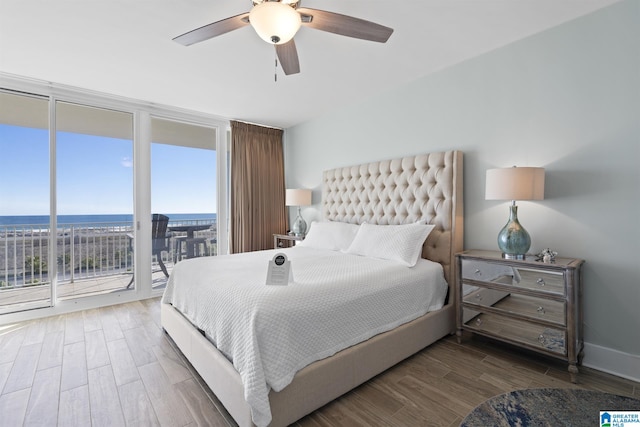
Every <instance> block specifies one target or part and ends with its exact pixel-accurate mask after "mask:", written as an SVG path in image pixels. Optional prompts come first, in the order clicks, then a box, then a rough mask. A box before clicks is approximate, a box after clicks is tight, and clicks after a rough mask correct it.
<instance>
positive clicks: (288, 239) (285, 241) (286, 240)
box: [273, 234, 304, 249]
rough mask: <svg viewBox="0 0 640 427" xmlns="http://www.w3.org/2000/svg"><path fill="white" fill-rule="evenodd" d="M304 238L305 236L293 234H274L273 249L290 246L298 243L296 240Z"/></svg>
mask: <svg viewBox="0 0 640 427" xmlns="http://www.w3.org/2000/svg"><path fill="white" fill-rule="evenodd" d="M302 240H304V236H294V235H293V234H274V235H273V249H279V248H290V247H292V246H295V245H296V242H299V241H302Z"/></svg>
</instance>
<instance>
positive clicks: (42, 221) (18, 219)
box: [0, 213, 216, 225]
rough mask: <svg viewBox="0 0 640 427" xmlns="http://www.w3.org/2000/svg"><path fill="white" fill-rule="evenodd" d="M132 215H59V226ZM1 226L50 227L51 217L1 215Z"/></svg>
mask: <svg viewBox="0 0 640 427" xmlns="http://www.w3.org/2000/svg"><path fill="white" fill-rule="evenodd" d="M165 215H167V216H168V217H169V221H170V222H177V221H196V220H209V221H211V220H213V221H214V222H215V219H216V214H215V213H199V214H189V213H187V214H185V213H181V214H165ZM132 221H133V215H131V214H111V215H58V224H59V225H61V224H86V223H91V224H113V223H115V222H132ZM0 225H49V215H7V216H1V215H0Z"/></svg>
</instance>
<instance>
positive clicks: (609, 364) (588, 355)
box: [582, 342, 640, 382]
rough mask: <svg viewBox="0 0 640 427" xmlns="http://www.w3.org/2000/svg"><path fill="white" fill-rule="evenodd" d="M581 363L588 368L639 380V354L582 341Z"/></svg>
mask: <svg viewBox="0 0 640 427" xmlns="http://www.w3.org/2000/svg"><path fill="white" fill-rule="evenodd" d="M582 364H583V365H584V366H586V367H588V368H593V369H597V370H599V371H603V372H606V373H608V374H613V375H616V376H618V377H622V378H627V379H630V380H633V381H638V382H640V356H638V355H635V354H629V353H624V352H622V351H618V350H613V349H610V348H607V347H602V346H599V345H595V344H590V343H587V342H585V343H584V359H583V360H582Z"/></svg>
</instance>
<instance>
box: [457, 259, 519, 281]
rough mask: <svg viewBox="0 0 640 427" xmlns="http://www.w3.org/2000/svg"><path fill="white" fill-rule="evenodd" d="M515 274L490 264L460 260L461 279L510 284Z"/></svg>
mask: <svg viewBox="0 0 640 427" xmlns="http://www.w3.org/2000/svg"><path fill="white" fill-rule="evenodd" d="M514 274H516V272H515V271H514V269H513V268H511V267H509V266H507V265H502V264H496V263H492V262H484V261H476V260H469V259H463V260H462V279H463V280H464V279H469V280H478V281H481V282H496V281H498V282H501V283H503V282H504V283H505V284H509V283H511V281H512V280H513V276H514Z"/></svg>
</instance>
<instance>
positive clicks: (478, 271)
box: [474, 268, 482, 276]
mask: <svg viewBox="0 0 640 427" xmlns="http://www.w3.org/2000/svg"><path fill="white" fill-rule="evenodd" d="M474 273H475V275H476V276H482V271H480V270H479V269H477V268H476V271H474Z"/></svg>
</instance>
